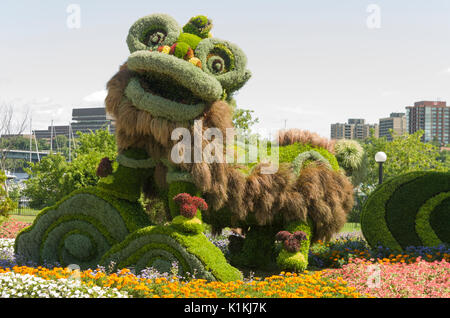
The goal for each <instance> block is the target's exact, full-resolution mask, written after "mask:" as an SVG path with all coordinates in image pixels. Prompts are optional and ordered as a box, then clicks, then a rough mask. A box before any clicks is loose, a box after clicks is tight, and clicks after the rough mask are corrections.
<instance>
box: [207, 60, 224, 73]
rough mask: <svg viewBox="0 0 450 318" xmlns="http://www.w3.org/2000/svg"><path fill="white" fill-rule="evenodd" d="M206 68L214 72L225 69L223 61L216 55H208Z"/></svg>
mask: <svg viewBox="0 0 450 318" xmlns="http://www.w3.org/2000/svg"><path fill="white" fill-rule="evenodd" d="M207 63H208V64H207V65H208V68H209V70H210V71H211V72H212V73H214V74H220V73H222V72H223V71H224V70H225V61H224V60H223V59H222V58H221V57H220V56H218V55H211V56H209V57H208V62H207Z"/></svg>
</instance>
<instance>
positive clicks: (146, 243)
mask: <svg viewBox="0 0 450 318" xmlns="http://www.w3.org/2000/svg"><path fill="white" fill-rule="evenodd" d="M111 261H114V262H115V263H116V264H117V267H118V268H125V267H130V266H131V267H134V268H135V270H136V271H137V272H139V271H140V270H142V269H144V268H146V267H154V268H156V269H157V270H159V271H162V272H164V271H166V272H167V270H168V269H169V268H170V264H171V263H172V262H174V261H176V262H177V263H178V265H179V271H180V274H181V275H186V273H188V272H189V273H190V274H191V275H192V274H193V273H194V272H195V273H196V277H197V278H204V279H207V280H212V281H214V280H218V281H222V282H228V281H233V280H239V279H242V274H241V272H239V271H238V270H237V269H236V268H234V267H232V266H231V265H230V264H228V263H227V261H226V259H225V256H224V255H223V254H222V252H221V251H220V249H219V248H218V247H216V246H215V245H214V244H212V243H211V242H210V241H209V240H208V239H207V238H206V236H205V235H204V234H203V233H201V232H200V233H193V232H183V231H180V227H179V226H178V225H175V226H174V225H170V226H149V227H146V228H143V229H140V230H138V231H136V232H134V233H131V234H130V235H129V236H128V237H127V238H126V239H125V240H124V241H123V242H121V243H119V244H117V245H115V246H113V247H112V248H111V250H110V251H109V252H108V253H107V254H106V255H105V256H104V257H103V258H102V261H101V263H102V264H105V265H108V264H109V263H110V262H111Z"/></svg>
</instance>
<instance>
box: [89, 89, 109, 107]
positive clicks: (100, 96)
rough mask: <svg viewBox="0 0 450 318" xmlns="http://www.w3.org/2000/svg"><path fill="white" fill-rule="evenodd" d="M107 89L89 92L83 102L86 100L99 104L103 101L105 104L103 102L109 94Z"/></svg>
mask: <svg viewBox="0 0 450 318" xmlns="http://www.w3.org/2000/svg"><path fill="white" fill-rule="evenodd" d="M107 93H108V92H107V91H106V89H104V90H101V91H97V92H93V93H92V94H89V95H88V96H85V97H84V98H83V102H86V103H88V104H99V103H101V104H102V105H103V102H104V101H105V98H106V95H107Z"/></svg>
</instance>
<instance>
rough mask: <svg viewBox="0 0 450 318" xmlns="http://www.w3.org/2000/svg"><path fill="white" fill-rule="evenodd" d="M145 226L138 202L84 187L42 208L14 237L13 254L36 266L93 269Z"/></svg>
mask: <svg viewBox="0 0 450 318" xmlns="http://www.w3.org/2000/svg"><path fill="white" fill-rule="evenodd" d="M149 224H150V222H149V220H148V218H147V216H146V215H145V212H144V211H143V208H142V206H141V205H140V204H139V203H138V202H129V201H127V200H121V199H119V198H116V197H114V196H113V195H111V193H109V192H107V191H105V190H102V189H100V188H85V189H82V190H77V191H74V192H73V193H72V194H71V195H69V196H67V197H65V198H63V199H62V200H61V201H59V202H58V203H57V204H56V205H54V206H51V207H47V208H45V209H43V210H42V211H41V212H40V213H39V214H38V215H37V217H36V219H35V220H34V222H33V224H32V225H31V226H29V227H27V228H25V229H24V230H22V231H21V232H20V233H19V234H18V236H17V238H16V241H15V252H16V253H17V254H19V255H21V256H22V257H23V258H24V259H26V260H27V261H32V262H35V263H38V264H43V263H54V262H58V263H60V264H62V265H68V264H77V265H79V266H80V267H81V268H90V267H95V266H97V265H98V264H99V261H100V259H101V257H102V256H103V255H104V254H105V253H106V252H107V251H108V250H109V249H110V248H111V246H113V245H114V244H116V243H118V242H121V241H122V240H123V239H124V238H125V237H126V236H127V235H128V234H129V233H131V232H133V231H136V230H137V229H139V228H142V227H145V226H148V225H149Z"/></svg>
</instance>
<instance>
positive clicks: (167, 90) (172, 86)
mask: <svg viewBox="0 0 450 318" xmlns="http://www.w3.org/2000/svg"><path fill="white" fill-rule="evenodd" d="M137 78H138V79H139V83H140V84H141V87H142V88H143V89H144V90H145V91H146V92H147V93H150V94H152V95H156V96H159V97H162V98H165V99H168V100H171V101H174V102H177V103H181V104H185V105H197V104H200V103H204V101H203V100H202V99H201V98H199V97H197V96H195V95H194V94H193V93H192V92H191V90H189V89H188V88H186V87H184V86H183V85H181V84H178V83H177V82H176V81H174V80H173V79H171V78H165V77H164V76H161V75H159V74H156V73H152V72H142V73H140V74H138V75H137Z"/></svg>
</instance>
